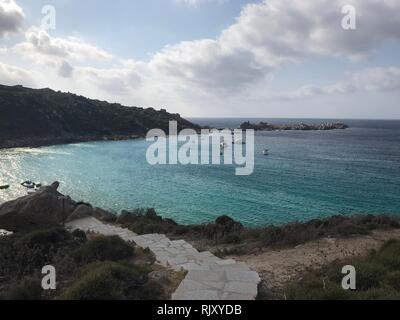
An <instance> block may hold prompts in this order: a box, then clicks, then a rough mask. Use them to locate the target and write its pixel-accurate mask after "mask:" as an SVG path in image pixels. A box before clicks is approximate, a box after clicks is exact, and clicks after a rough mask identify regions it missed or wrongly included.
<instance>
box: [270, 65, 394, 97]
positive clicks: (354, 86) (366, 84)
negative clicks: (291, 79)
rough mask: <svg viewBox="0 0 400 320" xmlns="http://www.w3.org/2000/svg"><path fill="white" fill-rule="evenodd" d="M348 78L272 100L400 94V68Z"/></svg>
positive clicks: (378, 69) (366, 70)
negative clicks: (382, 93)
mask: <svg viewBox="0 0 400 320" xmlns="http://www.w3.org/2000/svg"><path fill="white" fill-rule="evenodd" d="M348 78H349V79H348V80H344V81H341V82H336V83H334V84H331V85H327V86H316V85H307V86H303V87H301V88H299V89H297V90H295V91H293V92H289V93H281V94H277V95H272V96H271V97H270V98H271V99H276V100H297V99H301V98H312V97H315V96H323V95H337V94H339V95H342V94H351V93H356V92H400V67H387V68H367V69H364V70H361V71H358V72H355V73H353V74H351V75H349V77H348Z"/></svg>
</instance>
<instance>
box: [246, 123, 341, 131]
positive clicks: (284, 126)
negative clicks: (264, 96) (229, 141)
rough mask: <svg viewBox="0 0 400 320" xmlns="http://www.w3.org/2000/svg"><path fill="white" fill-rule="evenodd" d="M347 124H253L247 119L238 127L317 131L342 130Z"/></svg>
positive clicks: (262, 129) (264, 129) (263, 129)
mask: <svg viewBox="0 0 400 320" xmlns="http://www.w3.org/2000/svg"><path fill="white" fill-rule="evenodd" d="M348 128H349V126H348V125H346V124H344V123H322V124H305V123H295V124H271V123H267V122H260V123H258V124H253V123H251V122H249V121H247V122H244V123H242V124H241V125H240V129H242V130H247V129H253V130H255V131H277V130H282V131H288V130H299V131H317V130H322V131H323V130H344V129H348Z"/></svg>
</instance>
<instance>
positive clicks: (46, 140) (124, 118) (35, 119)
mask: <svg viewBox="0 0 400 320" xmlns="http://www.w3.org/2000/svg"><path fill="white" fill-rule="evenodd" d="M172 120H175V121H177V122H178V128H179V129H180V130H181V129H186V128H193V129H198V128H199V127H198V126H196V125H195V124H193V123H191V122H189V121H187V120H185V119H183V118H182V117H181V116H180V115H179V114H170V113H168V112H167V111H166V110H163V109H162V110H160V111H156V110H155V109H153V108H148V109H143V108H138V107H126V106H122V105H120V104H117V103H108V102H105V101H99V100H92V99H88V98H85V97H83V96H78V95H75V94H72V93H63V92H59V91H53V90H51V89H29V88H25V87H22V86H4V85H0V148H12V147H37V146H43V145H53V144H62V143H71V142H83V141H93V140H121V139H130V138H137V137H143V136H145V135H146V133H147V132H148V131H149V130H150V129H153V128H159V129H163V130H165V131H168V124H169V121H172Z"/></svg>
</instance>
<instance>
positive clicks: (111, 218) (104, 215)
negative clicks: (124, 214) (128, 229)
mask: <svg viewBox="0 0 400 320" xmlns="http://www.w3.org/2000/svg"><path fill="white" fill-rule="evenodd" d="M93 217H95V218H96V219H99V220H101V221H104V222H115V220H116V219H117V217H116V215H115V214H112V213H111V212H108V211H106V210H103V209H101V208H94V209H93Z"/></svg>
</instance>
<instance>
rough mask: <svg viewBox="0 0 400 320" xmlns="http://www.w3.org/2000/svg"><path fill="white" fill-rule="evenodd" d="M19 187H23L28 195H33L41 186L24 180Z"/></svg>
mask: <svg viewBox="0 0 400 320" xmlns="http://www.w3.org/2000/svg"><path fill="white" fill-rule="evenodd" d="M21 186H23V187H25V188H26V189H27V192H28V194H31V193H35V192H36V191H38V190H39V189H40V188H41V186H42V184H41V183H35V182H33V181H31V180H26V181H24V182H22V183H21Z"/></svg>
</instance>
